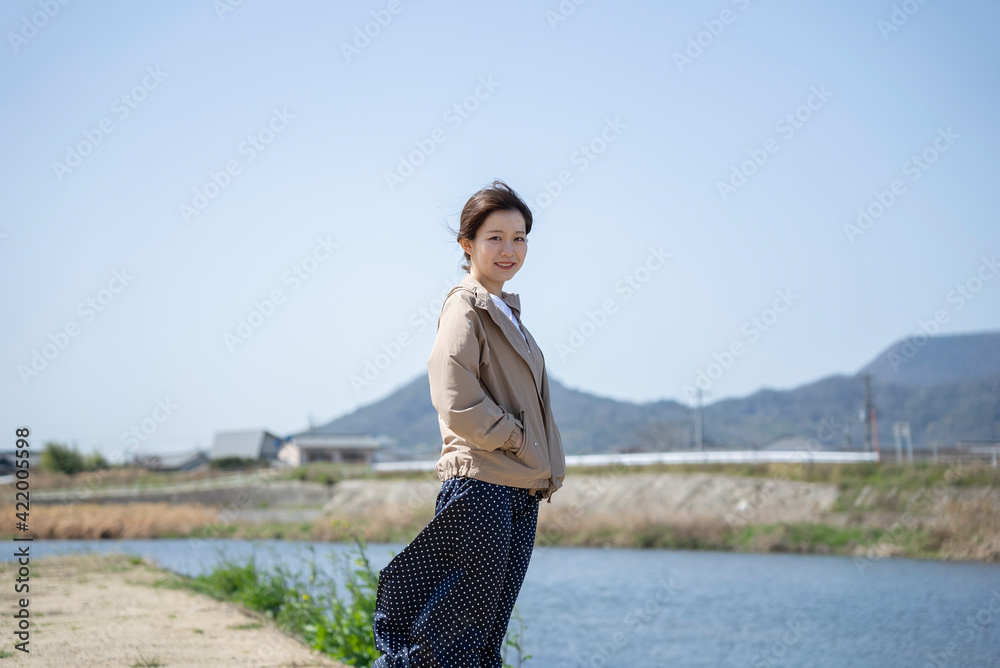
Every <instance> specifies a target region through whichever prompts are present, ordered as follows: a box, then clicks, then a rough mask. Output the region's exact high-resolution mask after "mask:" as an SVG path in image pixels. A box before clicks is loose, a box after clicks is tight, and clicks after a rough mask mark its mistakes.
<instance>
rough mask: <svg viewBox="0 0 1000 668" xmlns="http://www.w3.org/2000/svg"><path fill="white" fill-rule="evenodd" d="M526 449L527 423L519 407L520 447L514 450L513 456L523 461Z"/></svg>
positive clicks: (522, 410)
mask: <svg viewBox="0 0 1000 668" xmlns="http://www.w3.org/2000/svg"><path fill="white" fill-rule="evenodd" d="M527 451H528V423H527V421H525V419H524V409H523V408H522V409H521V447H520V448H518V449H517V450H515V451H514V456H515V457H517V458H518V459H519V460H520V461H522V462H523V461H524V453H525V452H527Z"/></svg>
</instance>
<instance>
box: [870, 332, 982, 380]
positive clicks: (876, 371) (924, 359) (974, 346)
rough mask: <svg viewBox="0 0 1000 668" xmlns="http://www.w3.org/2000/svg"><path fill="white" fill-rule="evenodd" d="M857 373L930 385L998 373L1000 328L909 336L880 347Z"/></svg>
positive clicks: (876, 378)
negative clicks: (876, 354)
mask: <svg viewBox="0 0 1000 668" xmlns="http://www.w3.org/2000/svg"><path fill="white" fill-rule="evenodd" d="M858 373H859V374H866V373H870V374H871V375H872V377H873V379H874V380H876V381H878V382H881V383H886V384H893V385H907V386H911V387H929V386H932V385H940V384H943V383H955V382H960V381H964V380H977V379H983V378H988V377H990V376H996V375H997V374H1000V332H982V333H973V334H955V335H950V336H932V337H927V336H908V337H906V338H904V339H902V340H900V341H898V342H897V343H894V344H893V345H891V346H889V347H888V348H887V349H886V350H884V351H882V352H881V353H880V354H879V355H878V356H877V357H876V358H875V359H874V360H873V361H872V362H870V363H868V364H867V365H866V366H865V367H864V368H862V369H861V371H859V372H858Z"/></svg>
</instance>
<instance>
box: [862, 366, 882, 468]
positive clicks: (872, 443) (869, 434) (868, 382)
mask: <svg viewBox="0 0 1000 668" xmlns="http://www.w3.org/2000/svg"><path fill="white" fill-rule="evenodd" d="M865 450H866V451H872V450H874V451H875V453H876V455H878V458H879V460H881V459H882V456H881V454H880V453H879V448H878V417H877V416H876V415H875V405H874V404H872V376H871V374H870V373H866V374H865Z"/></svg>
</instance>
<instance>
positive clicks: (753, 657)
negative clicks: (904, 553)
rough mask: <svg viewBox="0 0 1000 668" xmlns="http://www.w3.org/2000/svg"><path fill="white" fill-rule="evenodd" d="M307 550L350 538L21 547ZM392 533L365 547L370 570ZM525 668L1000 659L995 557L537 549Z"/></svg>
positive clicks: (172, 564) (166, 554)
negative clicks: (864, 557) (988, 560)
mask: <svg viewBox="0 0 1000 668" xmlns="http://www.w3.org/2000/svg"><path fill="white" fill-rule="evenodd" d="M307 545H313V546H314V547H315V550H316V552H315V554H316V557H317V561H318V562H321V563H323V562H327V558H326V556H325V555H326V554H327V553H329V552H331V551H333V552H336V553H342V552H343V551H345V550H351V549H353V546H350V545H344V544H331V543H303V542H296V541H282V540H265V541H245V540H212V541H203V542H195V541H191V540H188V539H154V540H103V541H69V540H68V541H35V542H34V543H33V544H32V556H34V557H38V556H43V555H45V554H55V553H65V552H78V551H91V550H92V551H112V550H113V551H119V552H126V553H132V554H140V555H143V556H146V557H149V558H151V559H153V560H155V561H156V562H157V563H158V564H159V565H161V566H163V567H164V568H167V569H170V570H172V571H175V572H178V573H182V574H185V575H197V574H199V573H201V572H204V571H205V570H207V569H210V567H211V566H212V564H213V563H214V561H215V555H216V554H217V552H218V553H221V554H225V555H227V556H230V557H234V558H237V559H240V558H243V557H245V556H248V555H249V554H250V553H251V552H252V553H254V554H256V555H257V559H258V563H262V564H265V565H266V564H267V563H270V562H271V560H272V559H275V558H277V559H280V560H281V561H282V562H283V563H286V564H288V563H294V562H295V560H296V559H299V560H301V559H302V557H303V555H304V554H305V551H304V549H303V548H304V547H305V546H307ZM403 547H404V546H403V545H385V544H376V545H371V546H369V550H368V553H369V556H370V558H371V560H372V564H373V566H374V567H375V568H381V567H382V566H384V565H385V564H386V563H388V561H389V559H390V558H391V554H393V553H395V552H398V551H399V550H401V549H402V548H403ZM9 552H12V550H10V551H8V554H7V555H4V556H3V557H0V558H2V559H10V558H11V557H10V556H9ZM517 608H518V610H520V612H521V615H522V617H523V619H524V623H525V627H526V628H525V631H524V646H525V650H526V651H527V652H528V653H530V654H531V655H532V659H531V660H529V661H527V662H526V663H525V667H526V668H530V667H532V666H535V667H537V668H561V667H567V668H570V667H572V668H577V667H583V666H586V667H588V668H600V667H612V666H616V667H617V666H628V667H632V666H655V667H660V666H663V667H667V666H670V667H674V666H678V667H686V666H713V667H719V666H751V667H755V668H756V667H762V666H795V667H798V666H816V667H819V668H827V667H829V668H847V667H849V666H865V667H868V666H871V667H873V668H875V667H878V668H890V667H893V668H894V667H897V666H898V667H900V668H904V667H905V668H914V667H915V668H945V667H946V666H956V667H958V666H962V667H964V666H996V667H1000V565H996V564H980V563H959V562H936V561H919V560H913V559H882V560H876V561H864V560H861V561H857V560H855V559H852V558H850V557H833V556H817V555H790V554H742V553H722V552H689V551H680V550H622V549H599V548H557V547H548V548H544V549H537V550H536V551H535V553H534V555H533V557H532V561H531V565H530V567H529V568H528V573H527V576H526V577H525V582H524V586H523V588H522V590H521V595H520V598H519V599H518V604H517Z"/></svg>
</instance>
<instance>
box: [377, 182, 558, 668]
mask: <svg viewBox="0 0 1000 668" xmlns="http://www.w3.org/2000/svg"><path fill="white" fill-rule="evenodd" d="M530 231H531V211H530V210H529V209H528V207H527V205H526V204H525V203H524V202H523V201H522V200H521V198H520V197H518V195H517V193H515V192H514V191H513V190H511V189H510V187H508V186H507V184H505V183H503V182H502V181H499V180H497V181H494V182H493V183H492V185H490V186H489V187H486V188H483V189H482V190H480V191H479V192H477V193H476V194H474V195H473V196H472V197H471V198H469V201H468V202H466V204H465V207H464V208H463V209H462V215H461V225H460V228H459V231H458V235H457V238H458V243H459V244H460V245H461V246H462V249H463V250H464V251H465V259H466V264H464V265H463V266H462V268H463V269H465V270H466V271H467V272H468V274H467V275H466V276H465V278H463V279H462V280H461V281H460V282H459V284H458V285H456V286H455V287H454V288H452V289H451V291H450V292H449V293H448V296H447V297H445V301H444V304H443V306H442V307H441V315H440V316H439V318H438V327H437V336H436V338H435V340H434V346H433V349H432V350H431V354H430V357H429V358H428V360H427V376H428V380H429V382H430V394H431V403H432V404H433V405H434V408H435V410H437V412H438V425H439V426H440V428H441V436H442V438H443V445H442V449H441V457H440V459H439V460H438V463H437V472H438V477H439V478H440V479H441V481H442V484H441V491H440V493H439V494H438V497H437V505H436V507H435V512H434V518H433V519H432V520H431V521H430V522H429V523H428V524H427V526H426V527H424V529H423V531H421V532H420V534H419V535H417V537H416V538H414V539H413V542H412V543H410V544H409V545H408V546H407V547H406V548H405V549H404V550H403V551H402V552H400V553H399V554H397V555H396V556H395V557H394V558H393V559H392V561H391V562H390V563H389V564H388V565H387V566H386V567H385V568H383V569H382V571H381V572H380V573H379V583H378V594H377V596H376V608H375V615H374V620H373V625H372V628H373V630H374V633H375V646H376V648H377V649H378V650H379V651H380V652H382V653H383V654H382V656H381V657H379V659H378V660H377V661H376V662H375V664H374V665H373V668H402V667H404V666H406V667H407V668H424V667H432V666H433V667H434V668H439V667H440V668H501V666H502V663H503V662H502V659H501V654H500V650H501V646H502V644H503V640H504V636H505V635H506V631H507V624H508V622H509V620H510V615H511V612H512V611H513V608H514V602H515V601H516V600H517V595H518V592H519V591H520V589H521V583H522V581H523V580H524V574H525V571H527V569H528V562H529V560H530V559H531V550H532V546H533V545H534V541H535V525H536V521H537V518H538V503H539V500H540V499H542V498H545V499H547V500H548V502H550V503H551V495H552V494H553V493H554V492H555V491H556V490H557V489H559V487H561V486H562V484H563V478H564V476H565V472H566V461H565V457H564V456H563V450H562V441H561V439H560V436H559V429H558V428H557V427H556V423H555V420H554V419H553V417H552V409H551V406H550V403H549V382H548V375H547V374H546V370H545V359H544V357H543V356H542V352H541V350H540V349H539V348H538V344H537V343H536V342H535V339H534V338H533V337H532V336H531V333H530V332H529V331H528V329H527V328H526V327H525V326H524V323H523V322H521V304H520V300H519V297H518V295H517V294H516V293H511V292H503V290H502V288H503V284H504V283H505V282H506V281H508V280H510V279H511V278H513V277H514V274H516V273H517V272H518V270H519V269H520V268H521V266H522V265H523V264H524V258H525V255H526V254H527V236H528V233H529V232H530Z"/></svg>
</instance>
